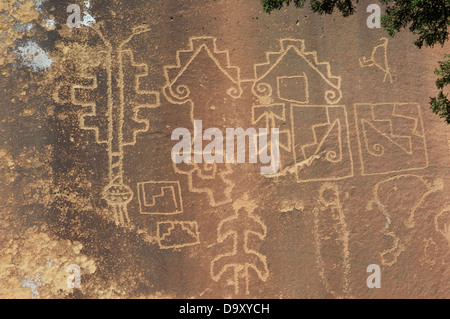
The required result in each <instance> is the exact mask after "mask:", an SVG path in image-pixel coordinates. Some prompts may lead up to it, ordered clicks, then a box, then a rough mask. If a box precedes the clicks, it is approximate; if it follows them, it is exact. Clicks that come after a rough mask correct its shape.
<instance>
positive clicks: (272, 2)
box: [261, 0, 359, 17]
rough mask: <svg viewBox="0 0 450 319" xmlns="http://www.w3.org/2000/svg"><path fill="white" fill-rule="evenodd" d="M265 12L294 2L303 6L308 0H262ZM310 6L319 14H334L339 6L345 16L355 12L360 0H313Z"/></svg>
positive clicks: (298, 5) (299, 6)
mask: <svg viewBox="0 0 450 319" xmlns="http://www.w3.org/2000/svg"><path fill="white" fill-rule="evenodd" d="M261 2H262V4H263V9H264V12H270V11H272V10H274V9H281V8H282V7H283V5H285V4H286V5H289V4H290V3H294V5H295V6H296V7H297V8H303V7H304V5H305V2H306V0H261ZM310 2H311V3H310V8H311V10H312V11H314V12H318V13H319V14H332V13H333V11H334V9H335V8H337V9H338V10H339V11H340V12H341V13H342V15H343V16H344V17H347V16H349V15H352V14H353V13H355V4H354V3H358V2H359V0H322V1H321V0H311V1H310Z"/></svg>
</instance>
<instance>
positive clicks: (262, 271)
mask: <svg viewBox="0 0 450 319" xmlns="http://www.w3.org/2000/svg"><path fill="white" fill-rule="evenodd" d="M255 209H256V205H255V203H254V202H253V201H250V200H249V198H248V196H247V195H244V197H243V198H242V199H241V200H238V201H235V202H234V203H233V210H234V211H235V214H234V215H232V216H231V217H229V218H226V219H224V220H222V221H221V222H220V223H219V226H218V227H217V236H218V237H217V242H218V243H219V244H220V243H228V242H229V239H231V240H232V242H233V246H232V248H231V249H230V250H229V251H228V252H227V253H224V254H220V255H218V256H217V257H215V258H214V259H213V260H212V261H211V268H210V271H211V277H212V279H213V280H214V281H219V280H220V279H221V278H222V277H225V276H230V278H228V279H227V283H228V285H231V286H234V293H235V294H238V293H240V292H241V293H242V290H244V293H245V294H247V295H248V294H249V293H250V290H249V279H250V269H253V271H254V273H255V274H256V275H257V276H258V278H259V279H260V280H261V281H263V282H265V281H267V278H268V277H269V269H268V266H267V260H266V256H264V255H262V254H261V253H260V252H258V251H257V250H256V248H255V247H254V246H256V245H255V240H256V241H259V242H260V241H262V240H264V238H265V237H266V235H267V227H266V225H265V224H264V223H263V222H262V221H261V219H260V218H259V217H258V216H257V215H255V213H254V211H255ZM243 284H244V286H243Z"/></svg>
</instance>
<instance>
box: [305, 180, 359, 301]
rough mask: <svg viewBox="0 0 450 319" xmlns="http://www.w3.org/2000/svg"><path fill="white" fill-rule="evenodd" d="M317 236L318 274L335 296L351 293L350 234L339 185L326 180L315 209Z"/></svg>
mask: <svg viewBox="0 0 450 319" xmlns="http://www.w3.org/2000/svg"><path fill="white" fill-rule="evenodd" d="M313 213H314V239H315V248H316V254H317V265H318V268H319V274H320V277H321V278H322V281H323V284H324V285H325V288H326V290H327V292H328V293H330V294H332V295H333V296H334V297H336V298H345V297H348V294H349V275H350V261H349V258H350V253H349V233H348V229H347V223H346V220H345V214H344V210H343V208H342V204H341V199H340V194H339V190H338V187H337V185H336V184H334V183H330V182H326V183H324V184H323V185H322V187H321V188H320V190H319V200H318V203H317V206H316V207H315V208H314V210H313Z"/></svg>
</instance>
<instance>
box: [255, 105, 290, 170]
mask: <svg viewBox="0 0 450 319" xmlns="http://www.w3.org/2000/svg"><path fill="white" fill-rule="evenodd" d="M286 115H287V114H286V107H285V105H284V104H282V103H281V104H263V105H253V106H252V124H253V125H259V127H261V128H265V129H267V132H272V129H274V128H278V129H279V131H278V136H279V142H278V145H279V148H280V149H281V150H282V151H283V150H284V151H286V152H289V153H290V152H291V149H292V146H291V144H292V143H291V132H290V130H289V129H282V128H280V127H279V126H280V123H284V122H286V121H287V117H286ZM269 134H270V133H269ZM269 134H267V138H266V139H267V144H266V146H265V147H261V145H260V148H259V150H258V152H259V154H261V153H264V154H266V153H267V154H272V142H271V141H272V139H271V137H270V136H269ZM260 135H261V134H259V133H258V134H257V136H258V139H259V136H260ZM282 169H283V164H282V161H280V163H279V170H280V171H282ZM277 175H278V174H274V175H267V176H268V177H275V176H277Z"/></svg>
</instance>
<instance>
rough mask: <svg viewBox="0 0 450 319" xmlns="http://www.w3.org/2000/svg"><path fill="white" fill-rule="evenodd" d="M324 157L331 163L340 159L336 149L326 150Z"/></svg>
mask: <svg viewBox="0 0 450 319" xmlns="http://www.w3.org/2000/svg"><path fill="white" fill-rule="evenodd" d="M325 159H326V160H327V161H329V162H332V163H337V162H340V161H341V156H340V154H339V155H338V154H337V152H336V151H327V153H326V155H325Z"/></svg>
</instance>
